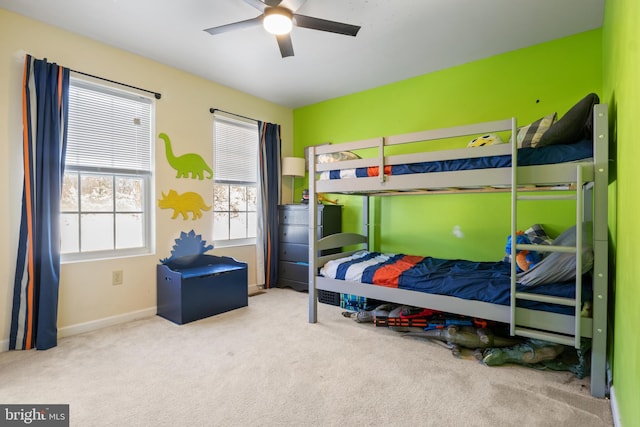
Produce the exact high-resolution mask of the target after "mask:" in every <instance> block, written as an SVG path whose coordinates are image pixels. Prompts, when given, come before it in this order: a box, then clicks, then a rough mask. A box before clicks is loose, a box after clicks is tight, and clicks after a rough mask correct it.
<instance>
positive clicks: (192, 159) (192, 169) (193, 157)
mask: <svg viewBox="0 0 640 427" xmlns="http://www.w3.org/2000/svg"><path fill="white" fill-rule="evenodd" d="M158 137H159V138H160V139H162V140H163V141H164V149H165V152H166V155H167V161H168V162H169V165H171V167H172V168H174V169H175V170H176V171H177V172H178V174H177V175H176V178H189V175H191V178H192V179H195V178H198V179H204V178H205V176H204V172H207V173H208V174H209V176H207V177H206V178H207V179H211V178H213V170H212V169H211V168H210V167H209V165H207V162H205V161H204V159H203V158H202V156H200V155H199V154H196V153H187V154H183V155H181V156H176V155H174V154H173V149H172V148H171V140H170V139H169V136H168V135H167V134H166V133H161V134H160V135H158Z"/></svg>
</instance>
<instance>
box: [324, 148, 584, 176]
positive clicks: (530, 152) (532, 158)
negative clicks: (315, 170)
mask: <svg viewBox="0 0 640 427" xmlns="http://www.w3.org/2000/svg"><path fill="white" fill-rule="evenodd" d="M469 149H470V150H473V148H469ZM592 157H593V141H592V140H591V139H584V140H582V141H579V142H576V143H572V144H558V145H549V146H543V147H535V148H532V147H523V148H519V149H518V166H535V165H546V164H555V163H566V162H574V161H581V160H587V159H590V158H592ZM510 166H511V155H510V154H507V155H501V156H488V157H474V158H465V159H453V160H441V161H430V162H419V163H409V164H402V165H388V166H385V168H384V174H385V175H407V174H416V173H430V172H452V171H460V170H475V169H490V168H505V167H510ZM378 169H379V168H378V167H377V166H372V167H361V168H355V169H334V170H330V171H324V172H321V173H320V174H319V179H320V180H327V179H345V178H366V177H372V176H378Z"/></svg>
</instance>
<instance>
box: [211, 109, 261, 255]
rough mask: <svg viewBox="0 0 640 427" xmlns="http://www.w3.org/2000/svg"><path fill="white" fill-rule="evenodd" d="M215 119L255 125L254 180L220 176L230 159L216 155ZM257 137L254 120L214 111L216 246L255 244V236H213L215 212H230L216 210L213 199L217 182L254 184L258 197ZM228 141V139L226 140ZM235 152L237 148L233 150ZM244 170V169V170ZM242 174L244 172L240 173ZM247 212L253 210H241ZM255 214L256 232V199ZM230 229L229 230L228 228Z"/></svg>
mask: <svg viewBox="0 0 640 427" xmlns="http://www.w3.org/2000/svg"><path fill="white" fill-rule="evenodd" d="M216 120H221V121H224V122H225V123H226V124H231V125H233V124H236V125H238V126H240V127H245V128H246V127H247V126H248V127H253V126H255V132H256V139H255V146H254V148H255V162H254V165H253V167H254V168H255V181H252V180H247V179H246V178H245V179H242V177H241V176H240V177H229V178H230V179H224V178H222V179H221V177H220V175H221V173H220V171H221V170H222V169H224V168H225V166H228V163H227V162H228V161H230V159H229V158H228V157H226V156H225V158H224V159H223V158H219V157H220V156H217V155H216V153H217V151H216V150H217V147H216V142H217V141H216V139H217V138H216ZM259 138H260V134H259V129H258V123H257V122H256V121H254V120H250V119H245V118H242V117H236V116H234V115H230V114H225V113H223V112H219V111H216V112H215V113H214V119H213V164H214V167H213V186H214V190H213V192H214V194H213V197H214V203H213V209H212V213H213V218H214V219H213V223H212V240H213V244H214V245H215V246H216V247H230V246H248V245H255V244H256V237H246V238H235V239H231V238H229V239H224V240H221V239H216V238H215V235H214V233H215V217H216V212H229V213H230V212H231V207H230V208H229V210H228V211H227V210H216V200H215V186H216V185H217V184H222V185H234V184H235V185H238V186H244V187H248V186H255V188H256V197H260V178H259V176H258V175H259V171H258V158H259V156H258V150H259ZM227 142H229V141H227ZM235 147H236V148H237V144H236V145H235ZM234 151H235V152H236V153H237V150H234ZM232 157H233V159H231V160H237V156H232ZM242 164H246V163H242ZM245 172H246V171H245ZM241 175H244V174H241ZM242 212H245V213H247V216H248V214H249V212H253V211H251V210H245V211H242ZM255 215H256V233H257V222H258V218H257V216H258V215H259V212H258V201H257V200H256V211H255ZM229 229H230V225H229ZM229 231H230V230H229Z"/></svg>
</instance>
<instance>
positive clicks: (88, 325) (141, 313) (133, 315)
mask: <svg viewBox="0 0 640 427" xmlns="http://www.w3.org/2000/svg"><path fill="white" fill-rule="evenodd" d="M156 312H157V309H156V307H149V308H145V309H143V310H137V311H132V312H129V313H124V314H118V315H116V316H110V317H104V318H102V319H97V320H91V321H89V322H84V323H78V324H76V325H71V326H65V327H64V328H59V329H58V338H64V337H70V336H72V335H78V334H83V333H85V332H91V331H96V330H98V329H102V328H106V327H107V326H113V325H119V324H120V323H126V322H132V321H134V320H140V319H144V318H146V317H151V316H154V315H155V314H156Z"/></svg>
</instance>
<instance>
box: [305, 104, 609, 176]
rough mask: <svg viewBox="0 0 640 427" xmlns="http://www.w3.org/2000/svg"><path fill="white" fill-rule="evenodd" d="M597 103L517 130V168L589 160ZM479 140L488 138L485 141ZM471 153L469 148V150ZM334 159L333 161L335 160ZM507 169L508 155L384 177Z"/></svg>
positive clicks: (361, 172)
mask: <svg viewBox="0 0 640 427" xmlns="http://www.w3.org/2000/svg"><path fill="white" fill-rule="evenodd" d="M598 102H600V98H599V97H598V95H597V94H595V93H589V94H587V95H586V96H585V97H584V98H582V99H581V100H579V101H578V102H577V103H576V104H574V105H573V106H572V107H571V108H570V109H569V110H568V111H567V112H566V113H565V114H564V115H563V116H562V117H561V118H560V119H559V120H557V121H556V116H557V114H556V113H552V114H549V115H547V116H545V117H542V118H541V119H539V120H537V121H535V122H533V123H530V124H529V125H527V126H524V127H522V128H520V129H519V130H518V134H517V137H516V140H517V144H518V165H519V166H534V165H546V164H555V163H566V162H574V161H581V160H582V161H584V160H587V159H590V158H592V157H593V141H592V139H591V138H593V136H592V132H593V106H594V105H595V104H597V103H598ZM483 138H485V139H486V138H488V140H485V141H480V142H479V141H478V140H482V139H483ZM500 142H502V141H501V138H500V137H499V136H498V135H494V134H490V135H485V136H481V137H478V138H476V139H474V140H472V141H471V142H470V143H469V145H468V146H469V147H475V146H481V145H491V144H494V143H500ZM470 149H473V148H470ZM340 154H341V153H332V154H329V155H325V156H329V157H330V158H329V159H325V160H328V161H322V159H321V158H318V162H319V163H328V162H330V161H339V160H348V159H351V158H354V157H355V158H357V157H358V156H357V155H353V153H349V154H350V156H346V157H343V156H340ZM336 155H337V157H336ZM510 166H511V155H510V154H509V155H502V156H490V157H475V158H465V159H454V160H443V161H432V162H420V163H411V164H404V165H389V166H385V168H384V174H385V175H406V174H416V173H429V172H451V171H460V170H474V169H490V168H505V167H510ZM378 169H379V167H376V166H374V167H368V168H366V167H365V168H357V169H335V170H330V171H325V172H321V173H320V174H319V179H320V180H327V179H344V178H364V177H371V176H378Z"/></svg>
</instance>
